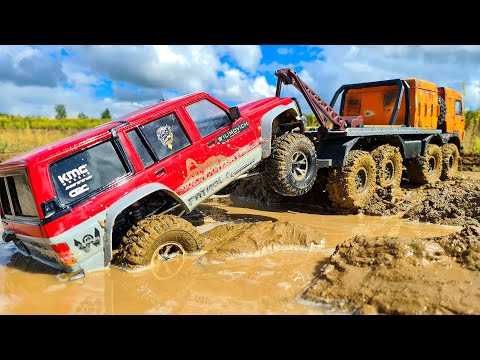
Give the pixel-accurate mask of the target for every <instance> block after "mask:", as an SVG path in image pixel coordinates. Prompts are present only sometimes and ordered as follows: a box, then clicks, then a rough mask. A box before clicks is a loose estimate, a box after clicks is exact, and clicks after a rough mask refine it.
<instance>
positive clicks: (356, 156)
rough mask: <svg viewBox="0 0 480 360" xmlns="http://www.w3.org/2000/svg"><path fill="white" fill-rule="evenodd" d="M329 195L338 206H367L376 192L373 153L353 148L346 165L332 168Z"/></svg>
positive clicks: (375, 169)
mask: <svg viewBox="0 0 480 360" xmlns="http://www.w3.org/2000/svg"><path fill="white" fill-rule="evenodd" d="M329 178H330V179H329V181H328V183H327V191H328V196H329V198H330V200H331V201H332V203H333V204H334V205H336V206H339V207H341V208H346V209H358V208H362V207H363V206H365V205H366V204H367V203H368V201H369V200H370V199H371V197H372V196H373V194H374V193H375V183H376V178H377V168H376V166H375V161H374V160H373V157H372V155H370V154H369V153H368V152H366V151H360V150H352V151H350V152H349V153H348V156H347V160H346V162H345V166H344V167H342V168H334V169H332V170H330V174H329Z"/></svg>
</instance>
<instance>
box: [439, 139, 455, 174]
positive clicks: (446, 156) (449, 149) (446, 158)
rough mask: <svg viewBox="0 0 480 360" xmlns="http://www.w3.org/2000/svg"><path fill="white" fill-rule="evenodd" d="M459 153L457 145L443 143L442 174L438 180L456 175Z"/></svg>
mask: <svg viewBox="0 0 480 360" xmlns="http://www.w3.org/2000/svg"><path fill="white" fill-rule="evenodd" d="M459 159H460V154H459V152H458V148H457V145H455V144H445V145H443V146H442V175H441V176H440V180H451V179H453V178H455V176H457V173H458V161H459Z"/></svg>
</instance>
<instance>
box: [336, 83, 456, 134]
mask: <svg viewBox="0 0 480 360" xmlns="http://www.w3.org/2000/svg"><path fill="white" fill-rule="evenodd" d="M402 85H403V88H402ZM348 88H350V89H349V91H348V92H347V93H346V95H345V96H344V97H343V98H342V106H341V108H343V113H344V114H345V115H347V116H348V115H362V117H363V121H364V125H365V126H370V125H377V126H378V125H397V126H411V127H416V128H422V129H440V130H442V132H443V133H457V134H458V136H459V139H460V141H463V138H464V136H465V131H464V128H465V121H464V119H465V117H464V110H463V101H462V94H460V93H459V92H458V91H455V90H453V89H449V88H445V87H437V85H435V84H434V83H432V82H429V81H425V80H418V79H405V80H387V81H381V82H377V83H363V84H355V85H344V86H343V87H342V88H341V89H342V90H341V91H344V90H345V89H348ZM407 89H408V90H407ZM406 90H407V91H408V93H409V94H408V95H406V96H405V95H404V96H401V102H400V107H399V109H398V113H397V114H395V108H396V106H398V105H397V103H396V101H397V99H398V95H399V94H401V93H402V92H405V91H406ZM407 109H409V110H408V111H407ZM341 114H342V113H341ZM394 115H396V116H394Z"/></svg>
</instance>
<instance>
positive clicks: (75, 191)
mask: <svg viewBox="0 0 480 360" xmlns="http://www.w3.org/2000/svg"><path fill="white" fill-rule="evenodd" d="M88 190H89V188H88V185H87V184H83V185H82V186H80V187H78V188H76V189H73V190H72V191H70V192H69V193H68V196H70V197H72V198H73V197H77V196H78V195H80V194H83V193H84V192H85V191H88Z"/></svg>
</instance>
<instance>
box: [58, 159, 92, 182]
mask: <svg viewBox="0 0 480 360" xmlns="http://www.w3.org/2000/svg"><path fill="white" fill-rule="evenodd" d="M87 174H88V175H90V173H89V172H88V169H87V165H86V164H83V165H80V166H79V167H78V168H76V169H73V170H70V171H67V172H64V173H63V174H62V175H59V176H58V180H60V182H61V183H62V185H63V186H66V185H67V183H71V182H72V180H77V179H78V178H80V177H82V176H84V177H86V176H87Z"/></svg>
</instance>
